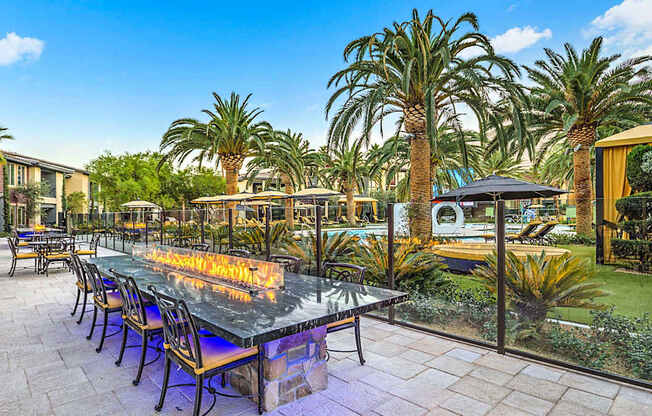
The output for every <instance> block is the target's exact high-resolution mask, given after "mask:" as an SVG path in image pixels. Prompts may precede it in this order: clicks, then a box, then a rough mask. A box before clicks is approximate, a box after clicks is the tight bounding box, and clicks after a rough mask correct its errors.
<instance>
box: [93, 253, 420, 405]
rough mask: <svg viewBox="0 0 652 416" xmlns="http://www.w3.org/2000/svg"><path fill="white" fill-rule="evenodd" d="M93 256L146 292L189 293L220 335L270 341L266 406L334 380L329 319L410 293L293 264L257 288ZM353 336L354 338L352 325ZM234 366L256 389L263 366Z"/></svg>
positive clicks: (248, 342) (244, 389)
mask: <svg viewBox="0 0 652 416" xmlns="http://www.w3.org/2000/svg"><path fill="white" fill-rule="evenodd" d="M86 261H88V262H90V263H93V264H95V265H96V266H97V268H98V270H99V272H100V273H101V274H102V275H103V276H104V277H106V278H108V279H115V274H114V272H117V273H118V274H120V275H124V276H131V277H132V278H133V279H134V281H135V282H136V284H137V285H138V287H139V289H140V290H141V291H142V292H143V296H145V297H152V291H151V289H150V288H155V290H156V291H158V292H160V293H163V294H165V295H168V296H171V297H174V298H177V299H183V300H184V301H185V302H186V304H187V306H188V309H189V311H190V313H191V314H192V316H193V319H194V320H195V322H196V323H197V324H198V325H199V326H200V327H201V328H202V329H204V330H207V331H209V332H210V333H212V334H214V335H216V336H219V337H221V338H223V339H225V340H227V341H229V342H231V343H233V344H235V345H237V346H239V347H242V348H249V347H254V346H258V348H259V349H263V351H264V367H265V369H266V371H265V372H264V374H265V380H264V386H265V406H266V410H267V411H271V410H273V409H274V408H275V407H277V406H278V405H280V404H283V403H286V402H288V401H293V400H298V399H299V398H300V397H303V396H305V395H308V394H311V393H316V392H318V391H321V390H324V389H326V388H327V385H328V371H327V358H328V353H327V336H326V335H327V325H328V324H330V323H332V322H337V321H341V320H344V319H347V318H351V317H354V316H360V315H361V314H364V313H367V312H371V311H374V310H378V309H381V308H384V307H388V306H390V305H394V304H397V303H401V302H404V301H406V300H407V298H408V295H407V294H406V293H404V292H399V291H395V290H390V289H386V288H381V287H375V286H369V285H361V284H356V283H350V282H346V281H340V280H334V279H327V278H324V277H318V276H312V275H306V274H298V273H290V272H287V271H285V272H284V285H283V287H281V288H278V289H273V290H264V291H260V292H256V293H252V292H247V291H242V290H238V289H234V288H232V287H230V286H225V285H220V284H219V283H213V282H207V281H205V280H202V279H201V278H200V277H198V276H195V275H192V274H189V273H184V272H180V271H178V270H171V269H166V268H165V267H161V266H160V265H157V264H152V263H150V262H148V261H145V260H144V259H142V258H140V257H137V256H130V255H118V256H108V257H97V258H89V259H87V260H86ZM363 334H364V331H363ZM350 341H351V344H352V345H355V344H354V343H355V340H354V336H353V331H352V330H351V338H350ZM280 363H281V364H280ZM233 373H235V374H232V375H231V385H232V386H233V387H234V388H235V389H236V390H238V391H240V392H241V393H242V394H250V393H252V392H253V387H252V386H256V385H257V375H256V371H253V370H247V369H246V368H245V369H242V370H240V369H236V370H234V371H233ZM253 378H255V380H254V379H253ZM289 380H293V381H289Z"/></svg>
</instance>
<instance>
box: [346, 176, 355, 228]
mask: <svg viewBox="0 0 652 416" xmlns="http://www.w3.org/2000/svg"><path fill="white" fill-rule="evenodd" d="M353 189H354V188H353V186H351V185H347V186H346V187H345V188H344V192H345V193H346V220H347V221H348V222H349V224H351V225H355V199H353Z"/></svg>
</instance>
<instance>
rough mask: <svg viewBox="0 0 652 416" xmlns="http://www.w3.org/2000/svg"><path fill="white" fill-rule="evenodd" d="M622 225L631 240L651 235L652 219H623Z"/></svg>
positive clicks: (642, 238)
mask: <svg viewBox="0 0 652 416" xmlns="http://www.w3.org/2000/svg"><path fill="white" fill-rule="evenodd" d="M622 227H623V231H624V232H626V233H627V234H628V235H629V238H631V239H632V240H644V239H646V237H647V235H652V219H645V220H629V221H624V222H623V223H622Z"/></svg>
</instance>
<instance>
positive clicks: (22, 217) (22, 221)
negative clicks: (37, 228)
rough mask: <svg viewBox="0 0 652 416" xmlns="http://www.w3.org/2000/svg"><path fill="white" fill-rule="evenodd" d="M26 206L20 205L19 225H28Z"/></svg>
mask: <svg viewBox="0 0 652 416" xmlns="http://www.w3.org/2000/svg"><path fill="white" fill-rule="evenodd" d="M26 214H27V213H26V212H25V207H18V225H27V215H26Z"/></svg>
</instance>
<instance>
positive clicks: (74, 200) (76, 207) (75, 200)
mask: <svg viewBox="0 0 652 416" xmlns="http://www.w3.org/2000/svg"><path fill="white" fill-rule="evenodd" d="M85 205H86V195H84V193H83V192H73V193H71V194H69V195H67V196H66V214H81V213H82V212H83V211H84V206H85Z"/></svg>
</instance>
